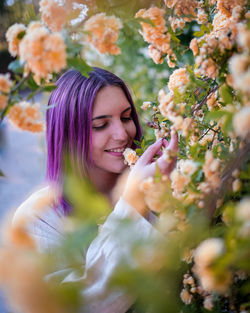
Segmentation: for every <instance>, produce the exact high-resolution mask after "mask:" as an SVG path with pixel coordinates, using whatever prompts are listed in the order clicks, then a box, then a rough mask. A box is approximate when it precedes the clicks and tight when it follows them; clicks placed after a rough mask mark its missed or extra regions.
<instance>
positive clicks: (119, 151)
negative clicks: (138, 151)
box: [105, 147, 126, 157]
mask: <svg viewBox="0 0 250 313" xmlns="http://www.w3.org/2000/svg"><path fill="white" fill-rule="evenodd" d="M125 149H126V147H123V148H115V149H108V150H105V152H108V153H109V154H111V155H113V156H117V157H121V156H123V152H124V151H125Z"/></svg>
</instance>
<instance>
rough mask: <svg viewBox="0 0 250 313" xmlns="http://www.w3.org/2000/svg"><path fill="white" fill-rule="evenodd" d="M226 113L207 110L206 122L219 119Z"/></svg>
mask: <svg viewBox="0 0 250 313" xmlns="http://www.w3.org/2000/svg"><path fill="white" fill-rule="evenodd" d="M225 114H226V113H225V112H223V111H211V112H207V113H206V115H205V118H204V122H205V123H209V122H210V121H211V120H212V121H214V120H215V121H217V120H218V119H220V118H221V117H222V116H224V115H225Z"/></svg>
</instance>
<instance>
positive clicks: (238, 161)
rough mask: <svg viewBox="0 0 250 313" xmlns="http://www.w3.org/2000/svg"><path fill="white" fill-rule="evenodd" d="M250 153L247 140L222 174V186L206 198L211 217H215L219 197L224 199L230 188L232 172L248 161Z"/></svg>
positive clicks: (249, 142)
mask: <svg viewBox="0 0 250 313" xmlns="http://www.w3.org/2000/svg"><path fill="white" fill-rule="evenodd" d="M249 155H250V141H247V142H245V146H244V147H243V148H242V149H241V150H240V151H239V153H237V154H236V156H235V157H234V158H231V160H230V161H229V164H228V165H227V166H226V168H225V169H224V172H223V174H222V176H221V184H220V187H219V188H218V189H217V190H216V191H215V192H213V193H212V194H211V193H210V194H209V195H207V196H206V198H205V208H206V209H207V215H208V217H209V218H210V219H212V218H213V215H214V213H215V211H216V202H217V200H218V199H223V198H224V196H225V194H226V192H227V191H228V190H229V188H230V178H231V177H232V172H233V171H234V170H235V169H237V168H239V165H240V166H242V164H243V163H244V162H246V161H247V159H248V158H249Z"/></svg>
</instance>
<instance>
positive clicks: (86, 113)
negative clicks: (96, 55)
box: [46, 67, 142, 214]
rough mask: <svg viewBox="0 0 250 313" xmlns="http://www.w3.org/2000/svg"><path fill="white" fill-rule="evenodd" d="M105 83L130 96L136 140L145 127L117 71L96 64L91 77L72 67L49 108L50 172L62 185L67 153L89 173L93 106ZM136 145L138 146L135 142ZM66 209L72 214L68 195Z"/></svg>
mask: <svg viewBox="0 0 250 313" xmlns="http://www.w3.org/2000/svg"><path fill="white" fill-rule="evenodd" d="M105 86H118V87H120V88H121V89H122V90H123V92H124V94H125V96H126V97H127V99H128V101H129V103H130V105H131V108H132V111H131V116H132V118H133V121H134V123H135V126H136V136H135V139H136V140H140V139H141V135H142V131H141V127H140V124H139V120H138V116H137V113H136V110H135V106H134V103H133V100H132V97H131V94H130V92H129V90H128V88H127V86H126V84H125V83H124V82H123V81H122V80H121V79H120V78H119V77H117V76H116V75H114V74H112V73H110V72H108V71H106V70H104V69H101V68H97V67H94V68H93V71H91V72H90V73H89V77H88V78H87V77H85V76H83V75H82V74H81V73H80V72H78V71H76V70H72V69H71V70H69V71H67V72H66V73H64V74H63V75H62V76H61V77H60V78H59V79H58V81H57V88H56V89H55V90H54V91H52V93H51V95H50V98H49V102H48V105H49V106H50V107H49V108H48V110H47V115H46V122H47V134H46V135H47V174H46V178H47V180H48V181H49V182H52V183H55V184H57V185H58V186H59V187H61V189H62V185H63V176H64V173H63V163H64V155H65V153H66V154H68V155H69V157H70V161H71V163H73V164H72V166H73V168H74V169H77V171H78V172H79V173H80V175H83V176H86V175H87V173H88V164H90V163H89V162H91V161H92V156H91V138H92V110H93V104H94V101H95V98H96V95H97V93H98V91H99V90H100V89H101V88H103V87H105ZM134 147H135V146H134ZM60 203H61V205H62V208H63V211H64V213H65V214H68V213H69V212H70V211H71V207H70V205H69V203H68V201H67V200H66V199H65V197H64V196H63V195H62V197H61V199H60Z"/></svg>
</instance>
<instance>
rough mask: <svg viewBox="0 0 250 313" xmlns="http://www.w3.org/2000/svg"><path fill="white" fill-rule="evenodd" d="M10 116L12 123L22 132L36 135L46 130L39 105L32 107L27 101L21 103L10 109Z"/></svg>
mask: <svg viewBox="0 0 250 313" xmlns="http://www.w3.org/2000/svg"><path fill="white" fill-rule="evenodd" d="M8 116H9V120H10V122H11V123H12V124H14V125H15V126H16V127H18V128H19V129H21V130H28V131H31V132H34V133H37V132H42V131H43V130H44V123H43V122H42V121H41V118H42V114H41V112H40V110H39V104H34V105H30V103H29V102H26V101H22V102H19V103H17V104H15V105H14V106H12V107H11V108H10V110H9V113H8Z"/></svg>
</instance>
